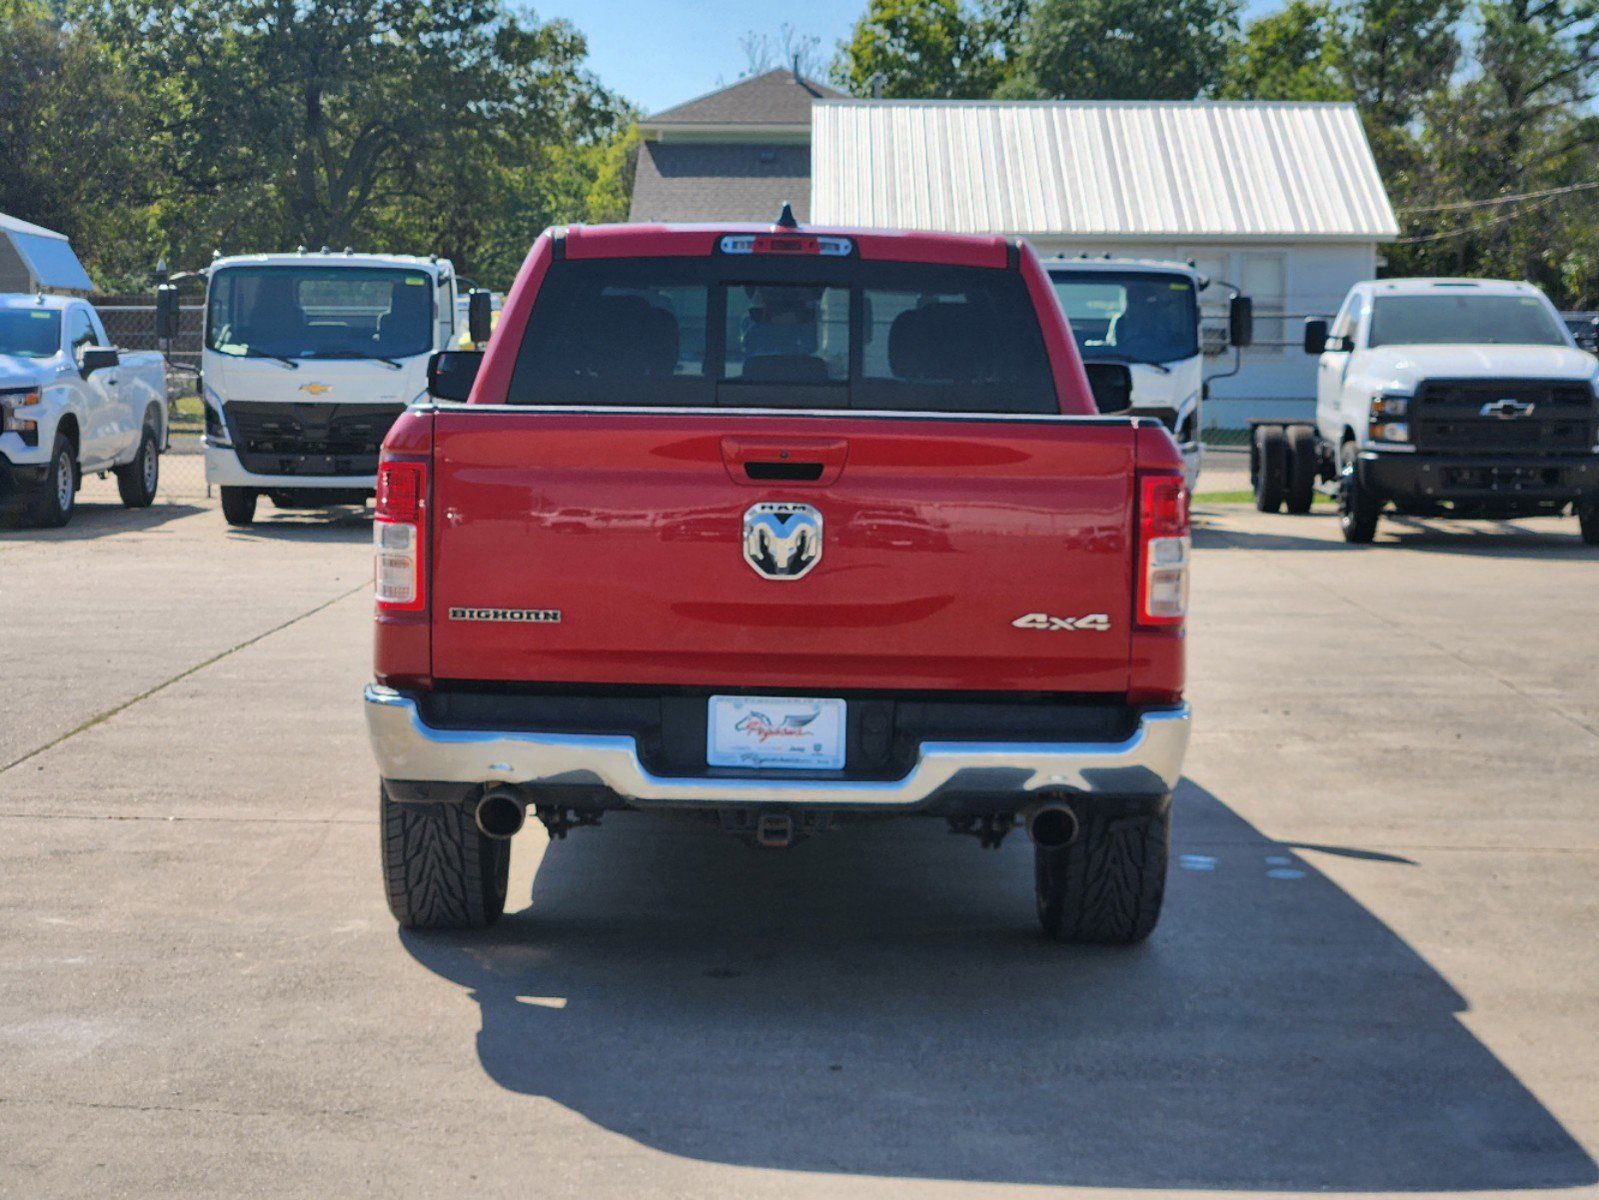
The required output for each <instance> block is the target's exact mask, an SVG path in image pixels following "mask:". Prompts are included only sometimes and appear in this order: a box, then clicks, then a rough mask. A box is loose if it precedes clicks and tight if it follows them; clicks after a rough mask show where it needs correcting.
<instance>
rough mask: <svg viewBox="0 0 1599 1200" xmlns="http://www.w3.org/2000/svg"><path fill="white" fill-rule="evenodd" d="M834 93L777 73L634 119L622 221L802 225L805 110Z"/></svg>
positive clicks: (807, 188)
mask: <svg viewBox="0 0 1599 1200" xmlns="http://www.w3.org/2000/svg"><path fill="white" fill-rule="evenodd" d="M843 95H844V93H842V92H840V91H838V90H837V89H836V88H830V87H828V86H827V85H826V84H824V83H818V82H816V81H815V80H814V79H807V78H805V77H804V76H802V75H799V74H798V73H796V72H794V71H791V70H789V69H787V68H783V69H779V70H775V71H768V72H766V73H765V74H763V75H755V76H752V77H751V78H749V79H741V80H739V81H738V82H737V83H735V84H733V85H732V86H731V87H725V88H721V89H720V90H718V91H714V92H711V93H710V94H708V95H705V96H700V97H699V98H697V99H694V100H689V101H687V102H686V103H683V104H679V105H677V106H676V107H674V108H669V109H666V110H665V111H664V112H659V113H656V114H655V115H654V116H650V117H646V118H644V119H643V120H642V121H640V122H639V133H640V135H641V136H642V139H643V140H642V144H641V145H640V147H639V160H638V173H637V175H636V176H635V178H634V183H633V204H632V208H631V210H630V212H629V219H630V220H633V221H769V220H772V219H774V218H775V217H776V216H777V213H778V211H779V210H780V209H781V208H782V206H783V204H784V202H785V201H787V202H789V203H791V204H793V206H794V215H795V216H797V217H798V218H799V219H800V220H801V221H806V220H808V219H809V218H810V206H811V106H812V105H813V104H815V103H816V102H817V101H818V100H823V99H838V98H841V97H842V96H843Z"/></svg>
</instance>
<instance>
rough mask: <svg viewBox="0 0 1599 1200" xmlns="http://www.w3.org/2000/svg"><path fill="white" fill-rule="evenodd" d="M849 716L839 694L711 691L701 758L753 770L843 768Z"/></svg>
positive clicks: (714, 762) (821, 769) (825, 769)
mask: <svg viewBox="0 0 1599 1200" xmlns="http://www.w3.org/2000/svg"><path fill="white" fill-rule="evenodd" d="M848 715H849V714H848V708H847V706H846V704H845V701H843V700H842V699H837V698H821V697H814V696H712V697H711V698H710V700H709V701H708V702H707V704H706V714H705V718H706V719H705V761H706V764H707V765H708V766H711V767H732V768H738V769H742V770H755V771H841V770H843V769H844V757H845V752H846V749H847V745H846V743H847V731H848V721H847V718H848Z"/></svg>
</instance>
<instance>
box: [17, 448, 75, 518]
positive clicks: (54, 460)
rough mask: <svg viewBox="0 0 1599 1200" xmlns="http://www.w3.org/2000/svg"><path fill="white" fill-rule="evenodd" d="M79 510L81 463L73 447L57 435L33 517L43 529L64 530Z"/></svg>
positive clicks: (33, 509) (32, 509) (31, 514)
mask: <svg viewBox="0 0 1599 1200" xmlns="http://www.w3.org/2000/svg"><path fill="white" fill-rule="evenodd" d="M77 506H78V463H77V455H76V454H75V453H74V450H73V446H72V443H71V442H70V441H69V440H67V439H66V438H65V437H63V436H62V435H61V434H59V433H58V434H56V440H55V443H54V444H53V445H52V446H51V447H50V470H49V472H48V473H47V474H46V475H45V478H44V487H42V488H41V489H39V494H38V496H37V497H36V498H35V499H34V501H33V506H32V508H31V509H30V510H29V514H28V515H29V517H30V518H31V519H32V521H33V523H34V524H35V525H37V526H39V527H40V528H41V529H60V528H61V527H62V526H63V525H65V524H66V523H67V522H68V521H70V520H72V514H73V512H74V510H76V508H77Z"/></svg>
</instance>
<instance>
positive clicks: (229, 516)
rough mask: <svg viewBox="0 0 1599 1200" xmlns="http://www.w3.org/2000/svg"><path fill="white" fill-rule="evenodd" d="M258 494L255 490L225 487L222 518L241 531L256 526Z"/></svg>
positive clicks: (223, 490)
mask: <svg viewBox="0 0 1599 1200" xmlns="http://www.w3.org/2000/svg"><path fill="white" fill-rule="evenodd" d="M255 501H256V493H255V490H254V489H253V488H242V487H225V488H223V489H222V516H223V518H224V519H225V520H226V521H227V523H228V524H229V525H236V526H238V527H240V528H241V529H242V528H244V527H246V526H249V525H253V524H255Z"/></svg>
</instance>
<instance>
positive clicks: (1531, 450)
mask: <svg viewBox="0 0 1599 1200" xmlns="http://www.w3.org/2000/svg"><path fill="white" fill-rule="evenodd" d="M1305 350H1306V351H1307V352H1308V353H1311V354H1315V355H1317V356H1318V357H1319V362H1318V364H1317V374H1316V424H1315V429H1314V433H1313V435H1306V434H1300V435H1299V436H1298V438H1297V441H1296V442H1295V444H1294V445H1293V446H1291V447H1290V448H1289V451H1288V453H1287V455H1286V460H1287V461H1288V464H1289V469H1290V473H1291V474H1295V475H1304V476H1308V475H1309V474H1310V473H1311V471H1312V470H1316V471H1319V473H1320V474H1321V476H1322V477H1323V478H1325V479H1328V480H1336V481H1337V483H1338V497H1339V504H1340V511H1341V514H1342V518H1343V524H1344V532H1345V535H1346V536H1347V537H1348V538H1349V539H1350V540H1351V541H1357V542H1361V541H1370V540H1371V538H1372V536H1373V535H1374V533H1375V530H1376V527H1377V521H1378V518H1379V515H1380V514H1381V512H1382V511H1383V509H1384V508H1385V507H1386V506H1388V505H1392V506H1393V508H1394V509H1395V510H1396V511H1398V512H1401V513H1404V514H1407V515H1411V516H1430V515H1440V514H1444V513H1448V514H1450V515H1454V516H1460V517H1482V518H1490V519H1509V518H1515V517H1530V516H1557V515H1561V514H1563V513H1566V512H1574V513H1575V515H1577V516H1578V517H1579V519H1580V521H1581V528H1582V533H1583V537H1584V539H1585V540H1586V541H1588V542H1590V543H1594V542H1596V541H1599V510H1596V507H1595V506H1596V503H1599V360H1596V359H1595V358H1594V356H1593V355H1591V354H1588V353H1586V352H1584V351H1582V350H1579V349H1578V348H1577V346H1576V344H1575V342H1574V341H1573V338H1572V334H1571V332H1570V330H1569V329H1568V328H1567V326H1566V324H1565V323H1564V322H1563V321H1562V320H1561V316H1560V313H1559V312H1558V311H1557V310H1556V309H1555V307H1554V305H1553V304H1551V303H1550V301H1549V299H1548V297H1547V296H1545V295H1544V294H1543V293H1542V292H1541V291H1539V290H1538V289H1537V288H1536V287H1534V286H1532V285H1531V284H1529V283H1519V282H1512V281H1509V280H1495V279H1384V280H1375V281H1371V282H1367V283H1361V284H1357V285H1356V286H1355V287H1354V288H1352V289H1351V290H1350V292H1349V295H1348V296H1347V297H1346V298H1345V300H1344V303H1343V305H1342V306H1341V307H1340V308H1339V310H1338V314H1337V316H1336V317H1335V318H1334V319H1333V321H1332V322H1331V324H1330V325H1329V324H1328V322H1326V321H1322V320H1312V321H1309V322H1307V323H1306V327H1305ZM1292 432H1293V431H1290V433H1292ZM1257 437H1259V431H1257ZM1267 440H1268V441H1269V440H1271V439H1270V438H1269V437H1268V439H1267ZM1300 447H1302V448H1300ZM1312 455H1314V456H1315V459H1316V462H1315V463H1314V464H1311V463H1310V462H1309V461H1308V460H1309V458H1310V456H1312ZM1257 457H1259V458H1261V459H1262V461H1265V460H1266V459H1270V460H1271V461H1272V462H1276V461H1277V460H1278V459H1279V458H1283V457H1284V456H1283V455H1282V454H1281V453H1280V450H1279V452H1277V453H1274V452H1273V448H1272V447H1270V446H1268V447H1266V448H1265V451H1264V454H1260V453H1257ZM1301 458H1304V459H1306V460H1307V461H1306V462H1304V463H1298V460H1299V459H1301ZM1296 464H1297V466H1298V468H1300V469H1297V470H1296V469H1295V466H1296ZM1260 474H1261V475H1262V476H1267V475H1270V474H1271V472H1270V471H1262V472H1261V473H1260ZM1290 486H1291V485H1290ZM1307 486H1308V484H1307ZM1257 490H1258V489H1257Z"/></svg>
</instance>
